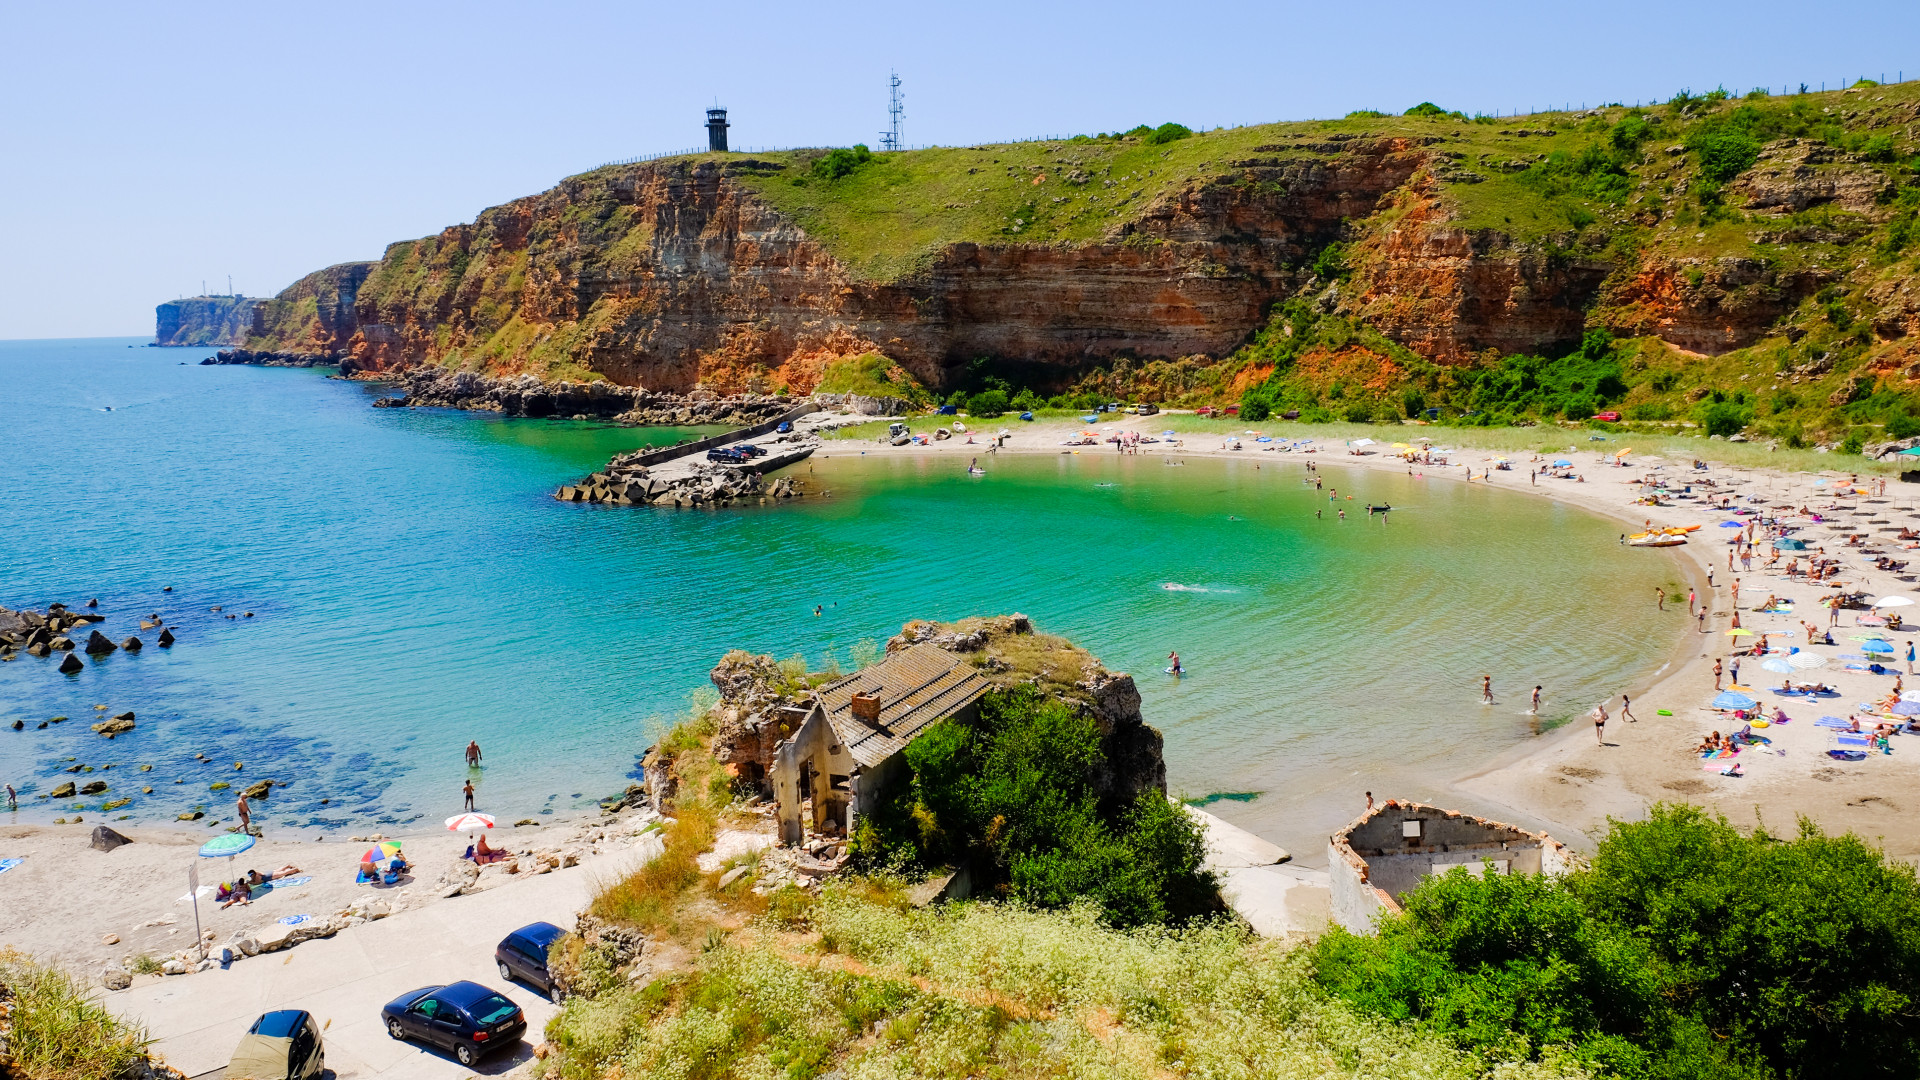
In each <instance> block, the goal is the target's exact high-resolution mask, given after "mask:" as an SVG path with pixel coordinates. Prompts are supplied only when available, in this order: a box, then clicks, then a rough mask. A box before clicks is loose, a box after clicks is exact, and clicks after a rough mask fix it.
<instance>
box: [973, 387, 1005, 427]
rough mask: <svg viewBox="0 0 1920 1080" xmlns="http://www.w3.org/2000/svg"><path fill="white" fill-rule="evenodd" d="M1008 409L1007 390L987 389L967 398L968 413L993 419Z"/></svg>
mask: <svg viewBox="0 0 1920 1080" xmlns="http://www.w3.org/2000/svg"><path fill="white" fill-rule="evenodd" d="M1006 411H1007V392H1006V391H1005V390H985V391H982V392H980V393H978V394H975V395H973V396H972V397H970V398H968V399H967V414H968V415H969V416H979V417H983V418H986V419H989V420H990V419H992V418H993V417H996V416H999V415H1000V414H1001V413H1004V412H1006Z"/></svg>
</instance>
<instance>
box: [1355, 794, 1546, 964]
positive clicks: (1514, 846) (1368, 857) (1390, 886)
mask: <svg viewBox="0 0 1920 1080" xmlns="http://www.w3.org/2000/svg"><path fill="white" fill-rule="evenodd" d="M1575 859H1576V856H1575V855H1574V854H1573V853H1572V852H1571V851H1569V850H1568V849H1567V846H1566V845H1565V844H1562V843H1560V842H1559V841H1557V840H1555V839H1554V838H1553V837H1551V836H1548V835H1547V834H1546V833H1543V832H1538V833H1536V832H1528V831H1526V830H1525V829H1522V828H1519V827H1517V826H1514V825H1508V824H1506V823H1504V822H1499V821H1489V820H1487V819H1486V818H1482V817H1474V816H1473V815H1471V814H1462V813H1460V812H1459V811H1457V810H1442V809H1441V808H1439V807H1437V806H1427V805H1424V804H1422V803H1415V802H1402V801H1400V800H1397V799H1388V800H1387V801H1386V802H1383V803H1381V804H1380V805H1378V806H1376V807H1374V808H1373V809H1371V810H1369V811H1367V812H1366V813H1365V814H1362V815H1361V816H1360V817H1359V818H1358V819H1356V820H1355V821H1354V822H1353V823H1352V824H1350V825H1348V826H1347V827H1346V828H1345V829H1342V830H1341V831H1339V832H1337V833H1334V834H1333V836H1332V837H1331V838H1330V839H1329V840H1328V841H1327V873H1328V875H1329V877H1330V878H1331V879H1332V887H1333V920H1334V921H1335V922H1337V923H1339V924H1340V925H1341V926H1344V927H1346V928H1347V929H1348V930H1351V931H1353V932H1354V933H1356V934H1368V933H1372V932H1373V930H1374V926H1375V924H1376V923H1377V922H1378V921H1379V919H1380V917H1381V916H1382V915H1383V914H1385V915H1397V914H1399V913H1400V910H1401V909H1400V902H1399V901H1400V897H1401V896H1403V895H1405V894H1406V893H1407V892H1409V891H1410V890H1412V889H1413V888H1414V886H1416V885H1418V884H1420V882H1421V881H1422V880H1423V879H1425V878H1426V877H1427V875H1429V874H1444V873H1446V872H1447V871H1449V870H1452V869H1453V868H1454V867H1456V866H1464V867H1466V868H1467V870H1468V872H1470V873H1474V874H1479V873H1484V872H1487V864H1488V863H1489V862H1490V863H1491V864H1492V872H1493V873H1499V874H1548V875H1559V874H1564V873H1566V872H1567V871H1568V870H1569V869H1571V868H1572V866H1573V864H1574V862H1575Z"/></svg>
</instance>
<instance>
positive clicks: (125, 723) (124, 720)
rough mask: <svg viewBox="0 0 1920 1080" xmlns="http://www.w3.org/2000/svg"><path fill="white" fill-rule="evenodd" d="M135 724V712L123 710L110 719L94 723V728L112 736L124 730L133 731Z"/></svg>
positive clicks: (109, 736)
mask: <svg viewBox="0 0 1920 1080" xmlns="http://www.w3.org/2000/svg"><path fill="white" fill-rule="evenodd" d="M133 726H134V725H133V713H131V712H123V713H121V714H120V715H119V716H116V717H113V718H112V719H110V720H102V721H100V722H99V723H97V724H95V725H93V730H95V731H97V732H99V733H100V734H102V735H105V736H107V737H108V738H112V737H113V736H115V735H118V734H120V733H121V732H123V731H132V730H133Z"/></svg>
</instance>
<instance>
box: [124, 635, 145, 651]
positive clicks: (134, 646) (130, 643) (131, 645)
mask: <svg viewBox="0 0 1920 1080" xmlns="http://www.w3.org/2000/svg"><path fill="white" fill-rule="evenodd" d="M120 647H121V648H123V649H125V650H127V651H128V652H139V651H140V650H141V649H143V648H145V647H146V646H144V645H142V644H141V643H140V639H139V638H137V637H129V638H127V640H125V641H123V642H121V643H120Z"/></svg>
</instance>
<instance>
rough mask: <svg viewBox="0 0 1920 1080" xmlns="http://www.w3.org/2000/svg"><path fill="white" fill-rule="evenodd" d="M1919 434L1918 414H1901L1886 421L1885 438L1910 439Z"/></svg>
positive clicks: (1919, 420) (1919, 422) (1919, 418)
mask: <svg viewBox="0 0 1920 1080" xmlns="http://www.w3.org/2000/svg"><path fill="white" fill-rule="evenodd" d="M1915 435H1920V416H1911V415H1906V414H1902V415H1900V416H1896V417H1894V418H1893V419H1891V420H1888V421H1887V438H1889V439H1911V438H1913V437H1914V436H1915Z"/></svg>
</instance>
